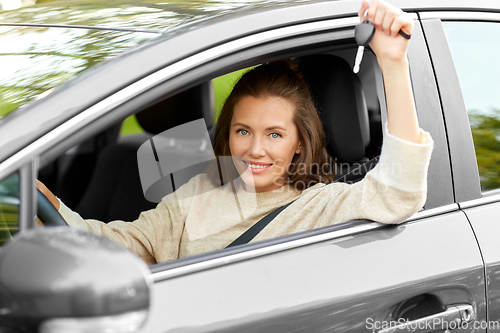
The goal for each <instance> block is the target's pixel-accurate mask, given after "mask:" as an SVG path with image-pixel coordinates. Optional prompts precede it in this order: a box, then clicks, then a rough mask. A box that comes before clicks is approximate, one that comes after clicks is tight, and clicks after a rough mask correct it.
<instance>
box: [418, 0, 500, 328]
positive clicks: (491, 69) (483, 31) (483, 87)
mask: <svg viewBox="0 0 500 333" xmlns="http://www.w3.org/2000/svg"><path fill="white" fill-rule="evenodd" d="M491 7H492V8H489V12H484V11H479V10H476V11H472V10H471V11H462V12H429V13H425V15H424V16H423V17H425V21H424V22H423V24H424V29H425V31H426V34H427V36H428V41H429V47H430V48H431V54H432V57H433V61H434V63H435V68H436V77H437V81H438V83H439V86H440V87H443V86H446V87H447V88H446V89H443V88H441V89H440V90H441V96H442V99H443V100H447V101H448V103H446V104H445V103H443V108H444V114H445V118H446V123H447V128H448V133H449V138H450V153H451V157H452V168H453V174H454V177H453V178H454V183H455V195H456V198H457V202H458V203H459V205H460V208H461V209H463V211H464V212H465V214H466V216H467V218H468V220H469V222H470V224H471V226H472V227H473V230H474V234H475V236H476V237H477V240H478V243H479V245H480V247H481V254H482V257H483V260H484V264H485V274H486V281H487V284H486V290H487V309H488V312H487V318H488V323H487V325H486V324H485V325H484V326H485V327H487V328H488V331H498V330H499V329H500V327H499V319H500V315H499V305H498V304H499V303H498V301H499V290H500V288H499V287H500V284H499V280H498V277H497V276H498V272H499V268H498V267H499V263H500V255H499V253H500V251H499V249H500V247H499V243H498V240H497V239H496V237H495V235H497V234H498V228H499V223H500V218H499V213H500V203H499V202H500V192H499V191H500V178H499V173H498V167H499V165H500V159H499V158H498V156H499V155H498V154H499V152H500V143H499V138H500V137H499V134H500V126H499V124H500V114H499V112H500V98H499V94H498V92H499V91H500V84H499V83H498V76H499V75H500V71H499V67H498V66H497V65H496V64H493V63H492V62H496V61H497V58H498V56H497V55H498V52H500V40H499V39H498V34H499V33H500V16H499V15H500V7H499V6H498V4H496V3H495V4H491ZM455 170H456V171H455Z"/></svg>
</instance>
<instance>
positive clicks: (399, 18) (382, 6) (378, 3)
mask: <svg viewBox="0 0 500 333" xmlns="http://www.w3.org/2000/svg"><path fill="white" fill-rule="evenodd" d="M365 12H366V17H365V19H367V20H370V21H372V23H373V25H374V26H375V28H377V29H378V30H380V31H383V32H384V33H385V34H386V35H388V36H393V37H395V36H397V34H398V33H399V30H400V29H401V28H405V30H407V32H409V33H411V31H412V30H413V20H411V19H409V18H408V17H407V16H406V15H404V12H403V11H402V10H401V9H399V8H397V7H394V6H392V5H391V4H388V3H386V2H384V1H382V0H372V2H371V3H368V2H367V0H363V2H362V4H361V8H360V10H359V11H358V15H359V16H360V18H361V19H363V14H364V13H365Z"/></svg>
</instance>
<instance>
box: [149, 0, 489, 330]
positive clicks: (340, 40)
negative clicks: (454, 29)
mask: <svg viewBox="0 0 500 333" xmlns="http://www.w3.org/2000/svg"><path fill="white" fill-rule="evenodd" d="M343 5H345V4H343ZM330 6H331V8H334V7H335V5H334V4H331V5H330ZM335 9H336V10H337V11H336V13H337V14H339V13H342V12H341V8H340V7H336V8H335ZM355 11H356V8H355V6H354V5H353V6H352V8H349V10H348V11H347V13H348V14H349V15H351V17H350V18H352V20H349V21H346V20H347V19H350V18H349V17H347V18H345V17H344V18H342V19H337V20H335V19H333V20H331V21H330V22H328V24H327V25H326V26H328V28H325V29H324V30H323V29H319V30H318V31H317V32H316V33H314V34H309V35H308V36H306V37H307V38H306V37H305V36H304V34H303V33H304V32H305V31H307V27H308V25H307V24H304V25H296V26H293V28H294V32H293V33H292V34H291V35H286V36H287V44H285V45H283V41H282V40H281V38H279V37H278V38H276V40H274V41H268V45H267V48H268V49H267V51H266V52H265V53H267V54H271V52H272V50H273V49H274V48H275V47H276V48H277V47H278V45H279V46H280V50H281V52H282V54H283V53H284V54H286V52H288V54H293V50H294V47H297V45H296V44H297V43H299V42H301V43H302V44H301V45H302V46H303V45H304V41H309V43H311V45H312V47H314V46H315V47H317V46H318V44H320V42H322V38H324V37H325V35H326V33H327V35H326V36H327V37H328V39H329V43H331V44H334V45H336V46H339V47H341V48H342V47H345V48H349V47H350V48H355V46H354V45H353V44H352V42H353V41H352V37H353V27H354V24H355V23H356V22H357V18H356V17H355V16H354V15H355ZM339 15H340V14H339ZM349 15H346V16H349ZM346 22H348V23H346ZM311 24H312V23H311ZM302 29H303V30H302ZM270 32H272V33H273V34H274V35H275V36H279V34H280V33H282V32H283V30H281V31H279V30H274V31H273V30H271V31H270ZM255 37H256V38H257V36H255ZM315 39H316V40H317V41H318V42H317V44H316V45H315V44H314V42H311V40H313V41H314V40H315ZM245 43H246V41H245V40H244V39H240V40H238V43H235V44H237V45H239V47H241V45H245ZM331 44H330V45H331ZM223 46H226V47H231V45H223ZM258 46H259V45H258V44H257V45H254V46H253V49H252V48H249V51H248V52H247V53H243V52H240V53H238V57H239V58H240V59H241V58H243V59H245V57H249V54H250V53H251V52H254V53H256V52H257V51H258V50H259V49H258ZM248 47H249V46H248ZM287 48H288V49H287ZM409 58H410V66H411V74H412V80H413V85H414V89H415V97H416V103H417V108H418V114H419V118H420V121H421V125H422V127H423V128H424V129H426V130H428V131H430V132H431V134H432V136H433V137H434V140H435V143H436V148H435V151H434V155H433V158H432V162H431V167H430V171H429V196H428V201H427V204H426V209H425V210H424V211H422V212H419V213H417V214H416V215H415V216H413V217H412V218H410V219H409V220H408V221H407V222H406V223H404V224H402V225H399V226H382V225H380V224H377V223H374V222H370V221H351V222H348V223H345V224H340V225H334V226H331V227H327V228H323V229H318V230H313V231H308V232H305V233H301V234H296V235H290V236H286V237H283V238H279V239H273V240H267V241H263V242H259V243H255V244H250V245H246V246H243V247H241V248H235V249H231V250H222V251H217V252H215V253H209V254H204V255H199V256H195V257H191V258H185V259H180V260H177V261H175V262H169V263H164V264H158V265H155V266H152V268H151V269H152V277H153V279H154V281H155V283H154V285H153V288H152V303H151V312H150V316H149V319H148V322H147V324H146V326H145V327H144V329H143V332H344V331H360V332H366V331H373V332H379V331H380V332H384V329H390V328H394V326H396V325H398V324H400V325H405V324H406V325H407V326H406V327H407V328H408V327H409V328H413V329H415V331H439V330H444V329H446V328H449V329H455V328H457V327H458V322H457V321H459V322H462V323H463V322H464V321H467V320H476V321H478V322H481V321H485V320H486V307H485V286H484V271H483V263H482V258H481V253H480V251H479V248H478V245H477V242H476V239H475V237H474V233H473V231H472V229H471V227H470V225H469V222H468V220H467V217H466V215H465V214H464V213H463V212H462V211H460V210H459V207H458V205H457V204H455V203H454V199H453V191H452V180H451V176H452V174H451V170H450V167H449V155H448V146H447V143H446V134H445V130H444V123H443V116H442V112H441V108H440V103H441V101H440V98H439V94H438V91H437V85H436V82H435V79H434V76H433V72H432V66H431V61H430V58H429V54H428V51H427V47H426V44H425V40H424V36H423V33H422V30H421V27H420V25H419V23H418V22H417V25H416V29H415V32H414V35H413V37H412V48H411V52H410V54H409ZM227 61H229V62H230V61H231V59H228V60H227ZM379 74H380V73H379ZM379 88H380V89H382V92H383V86H379ZM381 103H382V104H384V101H381ZM458 244H459V245H458ZM457 245H458V246H457ZM447 323H448V325H449V326H446V325H447ZM462 328H463V330H464V331H466V332H472V331H475V332H476V331H478V332H480V331H484V330H477V329H476V328H475V327H473V324H472V322H471V323H470V324H463V326H462Z"/></svg>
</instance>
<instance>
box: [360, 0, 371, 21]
mask: <svg viewBox="0 0 500 333" xmlns="http://www.w3.org/2000/svg"><path fill="white" fill-rule="evenodd" d="M368 7H370V3H369V2H368V0H363V2H362V3H361V7H360V8H359V11H358V16H359V21H360V22H363V21H364V20H365V12H366V10H367V9H368Z"/></svg>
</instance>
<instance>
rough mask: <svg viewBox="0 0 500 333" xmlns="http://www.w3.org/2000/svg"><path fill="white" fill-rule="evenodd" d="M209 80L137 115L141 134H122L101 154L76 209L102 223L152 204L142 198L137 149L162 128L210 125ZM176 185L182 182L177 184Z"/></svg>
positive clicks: (134, 216)
mask: <svg viewBox="0 0 500 333" xmlns="http://www.w3.org/2000/svg"><path fill="white" fill-rule="evenodd" d="M212 96H213V93H212V86H211V82H205V83H202V84H200V85H197V86H195V87H192V88H190V89H188V90H185V91H183V92H181V93H179V94H176V95H174V96H172V97H170V98H167V99H165V100H163V101H161V102H159V103H156V104H154V105H152V106H150V107H148V108H147V109H145V110H143V111H141V112H139V113H137V114H136V118H137V121H138V123H139V125H140V126H141V127H142V128H143V129H144V131H145V132H144V133H140V134H136V135H130V136H125V137H122V138H121V139H120V140H119V142H117V143H116V144H113V145H110V146H108V147H106V148H105V149H103V151H102V152H101V153H100V155H99V157H98V160H97V165H96V171H95V172H94V175H93V177H92V180H91V182H90V184H89V186H88V189H87V191H86V192H85V194H84V196H83V198H82V200H81V201H80V203H79V204H78V205H77V207H76V211H77V212H78V213H80V215H82V217H83V218H92V219H97V220H100V221H104V222H109V221H113V220H124V221H133V220H135V219H137V218H138V217H139V214H140V213H141V212H142V211H145V210H149V209H152V208H154V207H155V206H156V204H155V203H152V202H149V201H148V200H146V199H145V198H144V194H143V191H142V186H141V180H140V177H139V171H138V166H137V151H138V149H139V147H140V146H141V145H142V144H143V143H144V142H145V141H147V140H149V139H150V138H152V137H153V136H154V135H157V134H159V133H161V132H163V131H166V130H168V129H170V128H173V127H176V126H178V125H181V124H184V123H187V122H189V121H192V120H196V119H200V118H203V119H205V122H206V124H207V126H208V127H210V126H212V125H213V119H214V116H213V115H214V102H213V97H212ZM176 185H177V186H178V187H179V186H181V185H182V184H180V183H178V184H176Z"/></svg>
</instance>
